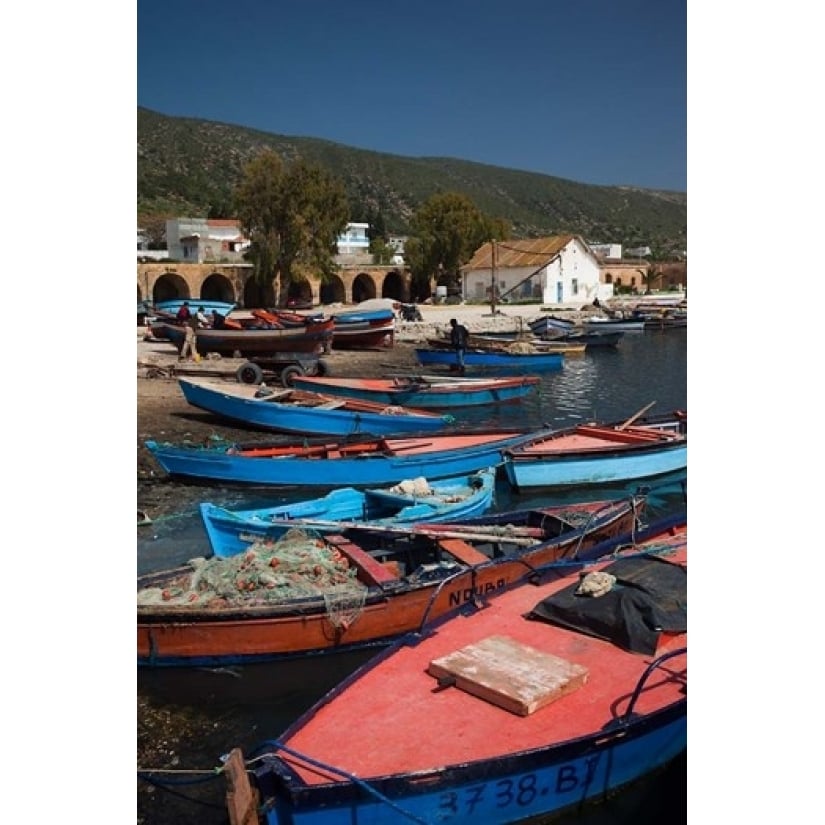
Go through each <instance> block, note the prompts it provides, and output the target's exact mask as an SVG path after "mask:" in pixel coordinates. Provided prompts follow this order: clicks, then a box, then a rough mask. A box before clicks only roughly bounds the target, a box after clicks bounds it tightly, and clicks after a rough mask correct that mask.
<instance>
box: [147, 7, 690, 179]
mask: <svg viewBox="0 0 825 825" xmlns="http://www.w3.org/2000/svg"><path fill="white" fill-rule="evenodd" d="M686 43H687V14H686V0H664V1H663V0H621V2H619V1H618V0H509V2H504V0H440V2H434V1H433V0H417V2H403V3H402V2H387V0H383V2H381V1H380V0H352V2H341V0H301V1H300V2H298V0H288V1H287V0H237V2H234V3H227V2H225V0H224V2H217V1H216V0H139V2H138V4H137V103H138V105H139V106H145V107H146V108H149V109H153V110H155V111H158V112H162V113H164V114H169V115H176V116H187V117H196V118H204V119H207V120H217V121H223V122H226V123H234V124H238V125H242V126H250V127H254V128H257V129H261V130H263V131H266V132H274V133H276V134H282V135H295V136H304V137H317V138H324V139H327V140H331V141H334V142H336V143H342V144H346V145H348V146H356V147H360V148H364V149H371V150H375V151H379V152H387V153H392V154H397V155H406V156H440V157H454V158H461V159H465V160H472V161H478V162H481V163H487V164H491V165H494V166H502V167H508V168H512V169H523V170H527V171H531V172H541V173H545V174H548V175H555V176H557V177H561V178H566V179H569V180H575V181H579V182H583V183H594V184H601V185H613V184H628V185H635V186H642V187H647V188H658V189H674V190H678V191H686V190H687V49H686Z"/></svg>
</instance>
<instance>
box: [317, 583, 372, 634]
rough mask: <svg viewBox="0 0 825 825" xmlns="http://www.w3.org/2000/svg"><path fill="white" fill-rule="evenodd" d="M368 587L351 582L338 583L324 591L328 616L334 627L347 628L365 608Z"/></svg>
mask: <svg viewBox="0 0 825 825" xmlns="http://www.w3.org/2000/svg"><path fill="white" fill-rule="evenodd" d="M366 595H367V588H366V587H363V586H357V587H353V586H352V585H351V584H344V585H336V586H334V587H330V588H329V589H328V590H325V591H324V604H325V605H326V608H327V616H328V618H329V621H330V624H331V625H332V626H333V627H336V628H339V629H341V630H346V629H347V628H348V627H349V626H350V625H351V624H352V623H353V622H354V621H355V620H356V619H357V618H358V617H359V616H360V615H361V611H362V610H363V609H364V601H365V599H366Z"/></svg>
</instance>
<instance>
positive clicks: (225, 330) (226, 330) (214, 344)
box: [151, 316, 335, 358]
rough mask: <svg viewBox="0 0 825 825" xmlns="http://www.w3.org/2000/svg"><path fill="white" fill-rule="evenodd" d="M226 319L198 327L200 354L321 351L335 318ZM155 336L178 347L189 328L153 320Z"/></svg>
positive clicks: (197, 338)
mask: <svg viewBox="0 0 825 825" xmlns="http://www.w3.org/2000/svg"><path fill="white" fill-rule="evenodd" d="M231 320H232V319H231V317H230V319H228V321H224V322H223V324H222V325H221V326H219V327H214V326H213V327H203V328H201V329H197V330H195V345H196V347H197V350H198V352H199V353H200V354H201V355H206V354H208V353H210V352H215V353H218V354H219V355H222V356H224V357H229V358H231V357H233V356H234V355H235V353H239V354H240V357H242V358H250V357H254V356H266V355H272V354H274V353H280V352H293V353H314V354H317V355H319V354H321V353H322V352H323V351H324V348H325V346H326V344H327V343H328V342H329V341H331V340H332V334H333V328H334V326H335V321H333V319H332V318H314V317H311V316H307V317H306V318H304V320H303V321H302V322H300V323H296V324H295V325H294V326H280V327H275V326H269V327H266V326H259V327H253V326H248V327H244V326H241V324H240V322H237V328H236V327H232V326H227V323H229V322H230V321H231ZM151 329H152V335H153V336H154V337H155V338H161V339H165V340H167V341H171V342H172V343H173V344H174V345H175V346H176V347H177V348H178V349H180V348H181V346H182V345H183V341H184V338H185V336H186V331H185V329H184V327H183V325H182V324H174V323H172V322H170V321H168V320H157V321H156V322H155V323H154V324H152V327H151Z"/></svg>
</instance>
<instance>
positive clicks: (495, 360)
mask: <svg viewBox="0 0 825 825" xmlns="http://www.w3.org/2000/svg"><path fill="white" fill-rule="evenodd" d="M415 357H416V358H417V359H418V363H419V364H421V366H422V367H431V366H447V367H458V355H457V354H456V352H455V350H451V349H438V348H423V347H422V348H418V347H417V348H416V350H415ZM563 363H564V353H563V352H504V351H502V350H493V349H467V350H466V351H465V352H464V365H465V366H466V367H478V368H481V369H508V370H513V371H514V372H519V373H521V372H547V371H548V370H560V369H561V368H562V366H563Z"/></svg>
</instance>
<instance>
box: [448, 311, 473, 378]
mask: <svg viewBox="0 0 825 825" xmlns="http://www.w3.org/2000/svg"><path fill="white" fill-rule="evenodd" d="M469 337H470V333H469V331H468V330H467V327H465V326H464V324H459V323H458V321H457V320H456V319H455V318H450V344H452V347H453V349H454V350H455V354H456V360H457V361H458V372H459V374H460V375H464V353H465V351H466V349H467V339H468V338H469Z"/></svg>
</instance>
